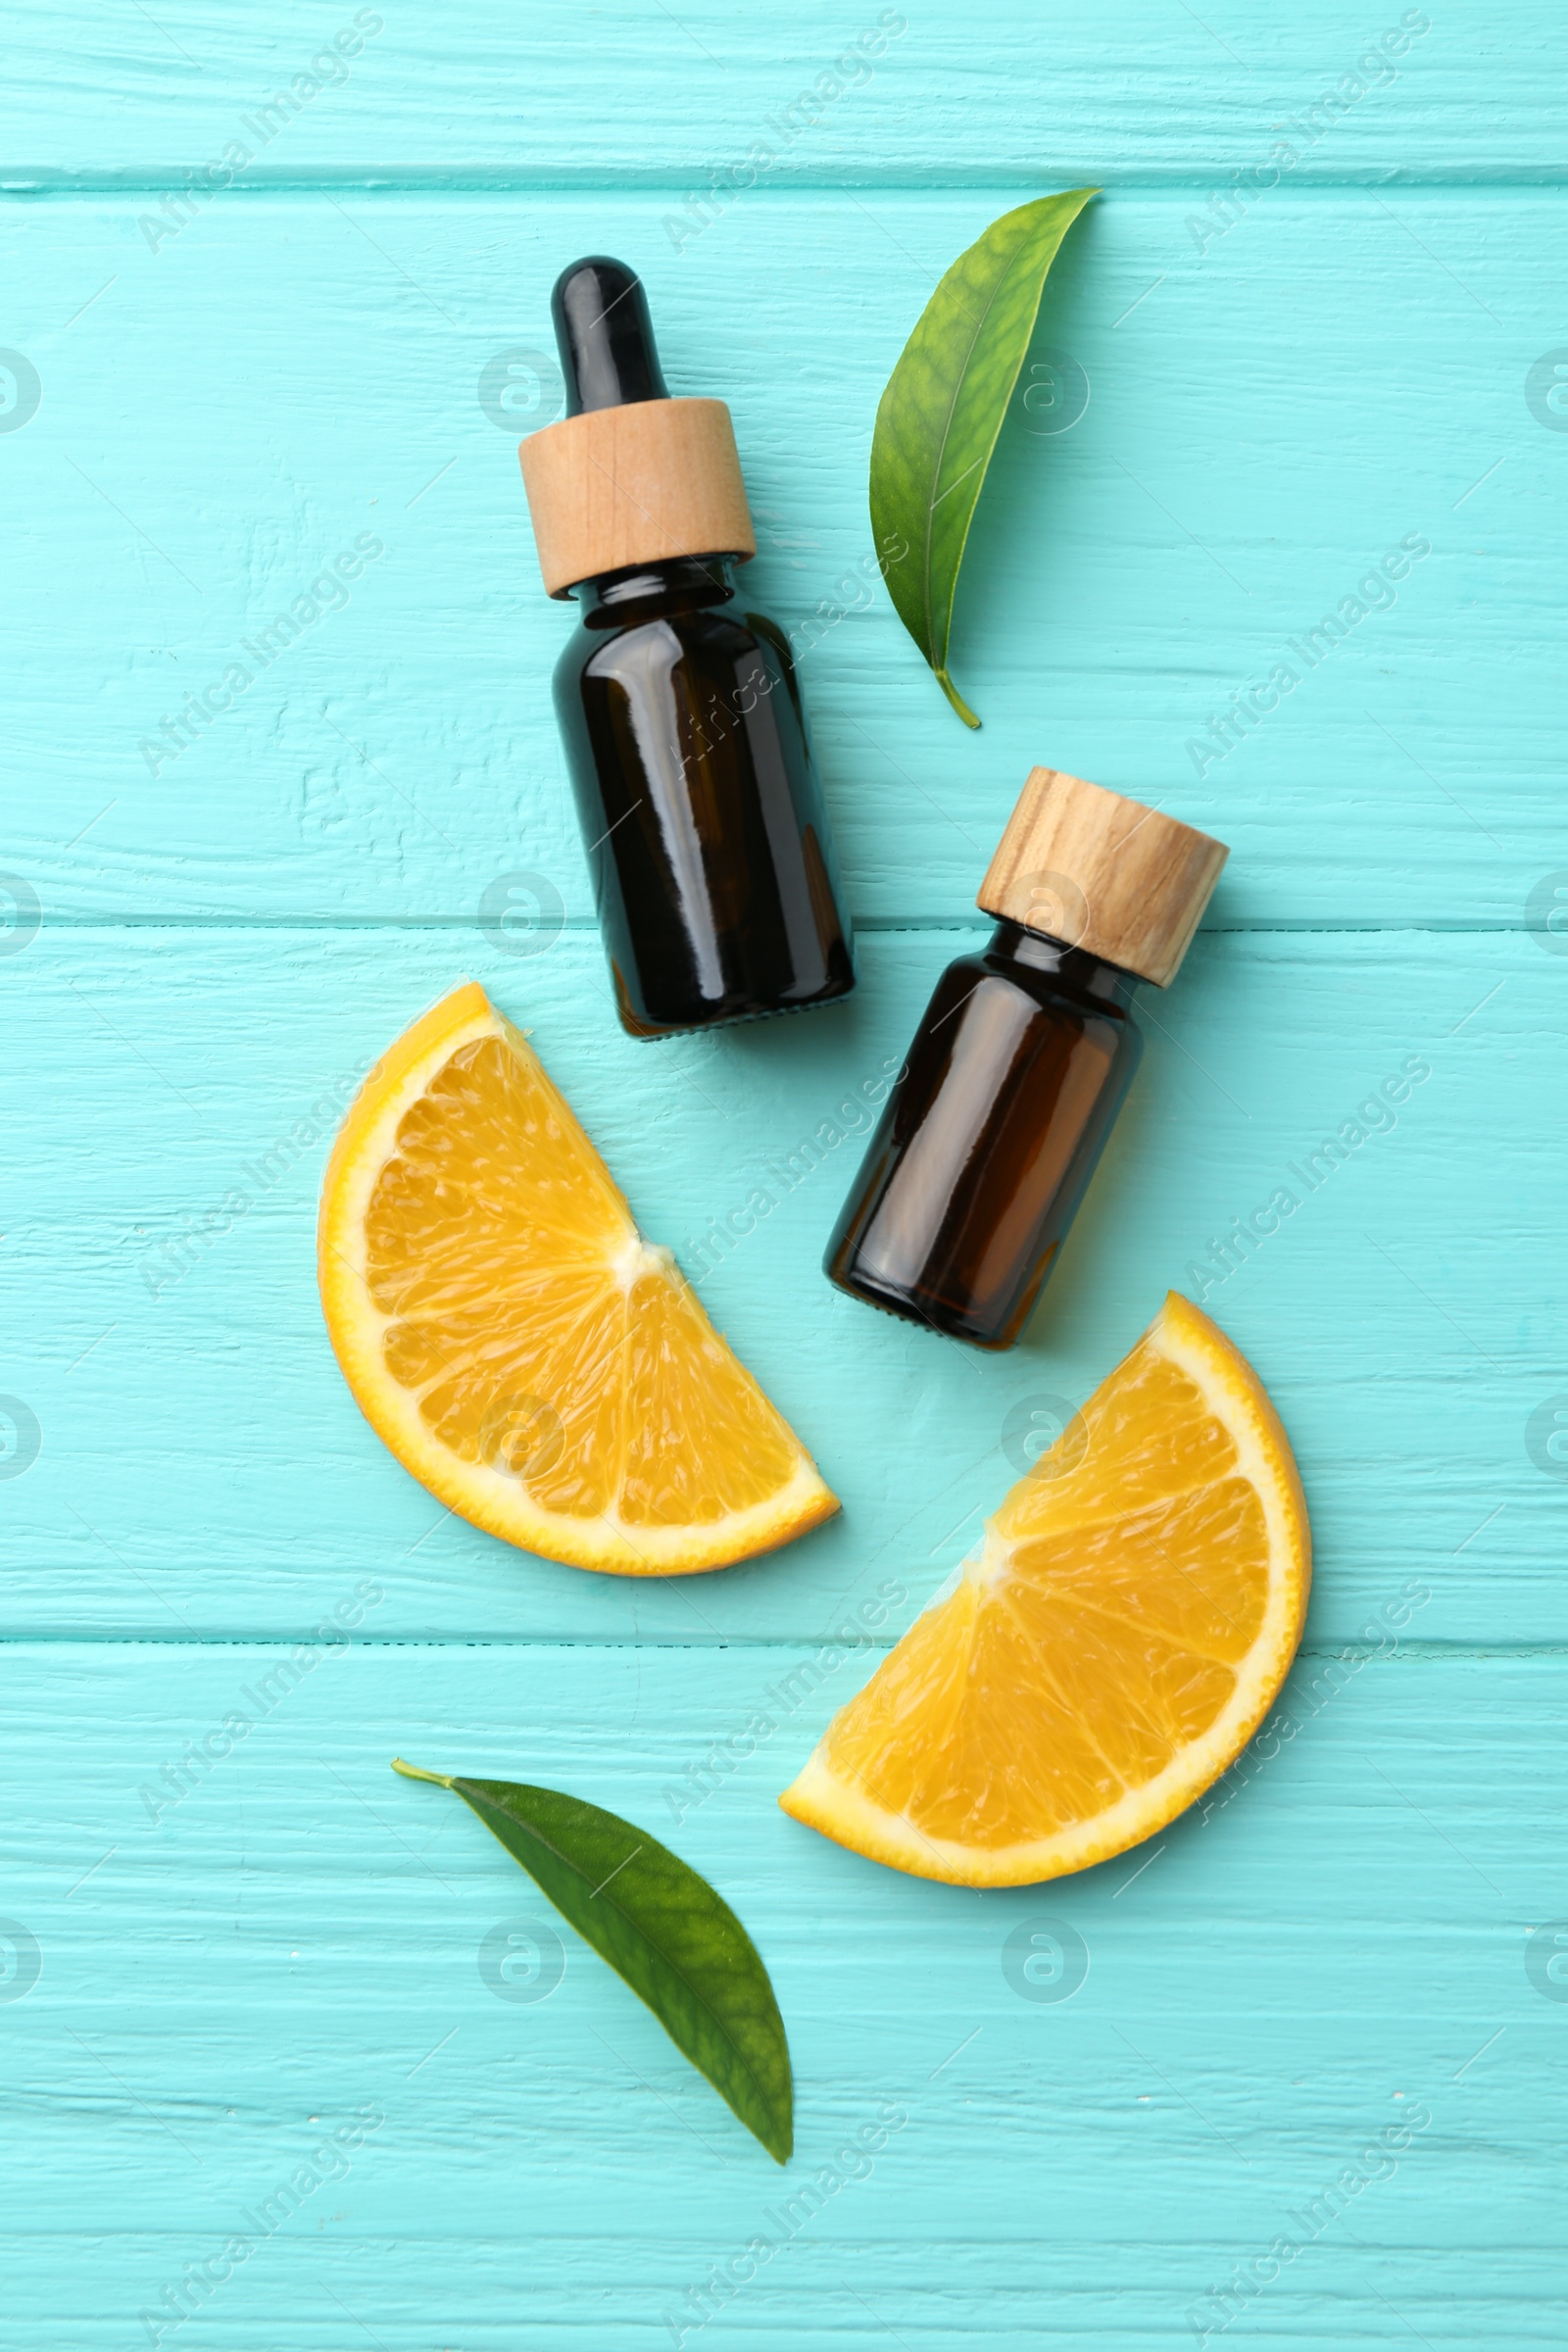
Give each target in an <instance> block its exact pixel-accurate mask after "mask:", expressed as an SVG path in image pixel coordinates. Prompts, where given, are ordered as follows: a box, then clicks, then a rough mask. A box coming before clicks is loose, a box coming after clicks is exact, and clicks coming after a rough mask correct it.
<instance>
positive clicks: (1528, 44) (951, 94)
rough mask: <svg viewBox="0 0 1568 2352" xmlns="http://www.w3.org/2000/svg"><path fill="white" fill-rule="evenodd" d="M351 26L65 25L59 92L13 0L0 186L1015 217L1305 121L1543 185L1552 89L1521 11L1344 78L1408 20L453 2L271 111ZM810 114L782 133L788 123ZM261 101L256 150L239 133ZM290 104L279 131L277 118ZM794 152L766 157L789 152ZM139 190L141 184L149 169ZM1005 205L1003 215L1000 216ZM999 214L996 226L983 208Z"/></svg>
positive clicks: (105, 16) (1221, 157)
mask: <svg viewBox="0 0 1568 2352" xmlns="http://www.w3.org/2000/svg"><path fill="white" fill-rule="evenodd" d="M358 13H359V12H357V11H356V10H355V8H354V7H352V6H351V5H350V4H349V0H342V5H341V6H338V7H335V8H332V9H327V10H322V11H318V10H314V9H313V10H305V9H303V8H300V7H297V6H295V7H284V8H281V9H277V10H270V11H269V12H268V13H267V14H266V15H265V16H262V17H235V16H233V15H230V14H229V13H228V12H226V11H222V10H220V9H218V8H216V7H214V6H213V5H212V0H168V4H167V5H166V6H164V7H162V8H160V9H158V10H157V11H156V12H155V16H154V17H153V18H149V17H146V16H144V15H143V14H142V13H141V12H140V11H137V12H134V13H133V14H131V13H127V12H125V11H124V10H123V9H119V8H117V7H115V5H114V0H75V4H74V6H73V10H72V14H71V19H70V23H71V26H72V31H73V43H74V45H75V49H76V53H77V55H79V56H81V57H84V58H86V59H87V60H88V61H90V73H88V74H83V73H80V72H70V71H68V70H65V69H63V67H62V63H61V56H60V38H59V27H60V20H59V18H58V17H57V16H54V15H52V14H51V13H50V12H49V11H48V10H47V9H46V8H44V7H42V6H41V5H40V4H39V0H26V5H25V6H24V7H23V8H21V9H19V11H18V12H17V18H18V22H17V25H16V40H15V48H14V51H13V58H12V68H11V92H12V104H11V112H10V140H9V145H10V149H11V153H12V156H13V157H14V159H15V164H16V166H17V167H19V168H18V169H17V170H16V171H15V172H8V173H7V177H8V178H12V177H15V178H18V179H21V180H22V181H23V183H24V184H28V183H29V182H31V183H40V182H41V184H43V185H46V186H47V185H50V184H52V183H58V181H59V180H61V179H65V180H67V181H70V182H80V181H84V180H88V181H90V180H91V179H93V178H96V177H101V176H105V175H110V174H114V175H120V176H123V177H126V178H129V179H132V180H139V181H142V182H145V181H146V180H148V179H149V178H151V177H153V176H155V175H158V176H163V177H164V178H166V179H167V178H172V177H174V176H175V174H176V172H178V168H179V167H181V166H183V167H187V168H189V167H192V166H198V165H202V164H205V163H206V162H207V161H208V160H209V159H214V160H217V159H220V158H221V154H222V150H223V147H224V144H225V142H226V141H228V140H230V139H235V138H238V139H239V140H240V141H241V142H242V143H245V144H251V145H252V146H253V150H254V153H255V158H256V160H255V162H254V164H252V165H251V166H248V167H246V168H245V171H244V178H245V179H246V180H249V179H251V178H252V177H253V176H254V177H256V178H260V179H266V178H275V177H278V176H283V177H298V176H310V175H326V174H332V173H337V174H348V175H353V176H356V177H360V178H366V177H370V178H379V179H387V178H390V179H393V180H397V179H399V178H403V177H406V176H407V175H409V174H411V173H419V172H423V173H428V174H429V175H431V176H432V177H434V178H436V179H438V180H451V181H455V182H456V183H457V185H458V186H459V187H465V186H471V185H473V184H474V183H475V182H476V181H477V182H478V183H479V184H481V185H484V184H491V183H494V182H495V181H496V180H501V181H503V182H507V181H517V182H520V183H521V184H523V185H525V186H531V187H537V186H538V185H540V184H541V182H542V183H544V184H546V185H549V184H552V183H560V182H563V181H564V182H567V183H577V184H585V185H589V186H595V185H599V186H602V185H606V184H610V185H614V184H622V183H624V182H626V181H628V180H638V179H644V180H650V181H652V182H654V183H655V184H662V185H665V186H671V187H674V188H676V189H679V190H681V191H684V190H685V189H687V188H688V187H691V188H698V189H700V188H702V187H704V186H705V185H706V184H707V183H708V181H709V179H710V178H711V174H712V173H713V172H715V171H718V170H721V169H724V168H726V167H729V166H731V165H734V164H737V163H739V162H741V161H742V159H744V158H745V157H746V156H747V155H748V153H749V151H750V150H751V149H752V147H753V145H754V143H755V142H757V141H759V140H764V139H766V140H768V141H769V143H771V144H772V145H773V146H774V149H775V154H776V157H777V161H776V162H775V163H773V164H772V165H771V166H769V167H768V172H769V175H770V176H772V175H774V174H776V175H778V176H780V177H786V178H794V177H800V178H806V179H812V178H816V179H829V180H833V181H836V182H840V183H842V184H845V185H848V186H860V185H865V184H871V185H875V184H877V183H878V182H884V183H886V182H892V183H893V184H896V185H907V184H910V183H913V184H923V183H928V182H929V181H930V180H932V179H933V178H935V179H938V180H947V181H954V180H956V181H959V182H968V183H971V184H972V183H974V182H977V181H996V180H999V179H1005V180H1006V181H1007V182H1008V183H1009V185H1011V186H1013V187H1016V188H1018V189H1019V190H1020V194H1021V195H1026V194H1028V193H1030V192H1031V191H1033V190H1035V189H1037V188H1039V187H1041V186H1046V185H1050V184H1051V183H1052V182H1053V181H1054V179H1055V178H1056V177H1057V175H1058V174H1060V175H1062V178H1061V184H1062V185H1064V186H1069V187H1070V186H1073V185H1075V184H1077V185H1081V184H1082V183H1083V182H1084V181H1085V180H1086V179H1091V178H1093V179H1102V178H1104V177H1105V176H1106V175H1107V173H1108V172H1113V171H1116V170H1118V169H1119V170H1120V171H1121V172H1129V173H1134V172H1138V173H1173V174H1178V175H1181V176H1183V177H1186V176H1191V175H1192V174H1194V173H1195V172H1196V173H1199V174H1201V176H1202V179H1203V182H1204V185H1205V186H1207V185H1210V184H1212V185H1215V186H1223V185H1224V184H1225V179H1226V177H1227V175H1228V168H1229V167H1231V166H1241V165H1246V164H1250V163H1251V162H1252V161H1253V160H1254V159H1260V158H1262V157H1266V156H1267V155H1268V153H1269V151H1270V149H1271V148H1272V146H1273V145H1274V143H1275V139H1276V137H1277V136H1278V125H1279V123H1280V122H1281V120H1282V119H1283V118H1285V117H1288V116H1293V115H1298V114H1299V112H1300V111H1301V110H1303V109H1308V108H1311V107H1312V106H1314V105H1318V106H1321V105H1322V104H1323V101H1324V98H1325V95H1326V94H1328V95H1330V96H1331V97H1335V98H1340V100H1341V103H1342V105H1343V113H1337V112H1334V111H1333V110H1332V109H1326V110H1325V111H1324V113H1323V114H1321V115H1320V116H1319V117H1318V122H1319V123H1323V124H1324V125H1325V126H1326V127H1325V129H1324V130H1323V131H1321V132H1320V135H1319V139H1318V142H1317V143H1316V144H1315V145H1311V146H1306V147H1305V149H1304V153H1303V160H1302V163H1301V165H1300V167H1299V169H1300V170H1302V171H1303V172H1311V173H1312V174H1313V175H1314V176H1316V175H1318V174H1323V173H1327V174H1330V175H1332V174H1333V173H1335V172H1340V173H1350V174H1360V175H1365V176H1366V177H1367V178H1369V179H1372V178H1377V179H1383V178H1388V177H1391V176H1394V175H1397V174H1409V175H1412V176H1432V175H1436V174H1440V173H1442V174H1451V175H1453V176H1462V177H1467V178H1469V177H1474V176H1476V175H1477V174H1487V175H1492V174H1497V175H1499V176H1503V177H1505V178H1513V179H1519V178H1524V177H1527V176H1551V177H1559V176H1560V174H1561V168H1562V142H1561V136H1560V123H1561V106H1562V88H1563V61H1562V54H1561V47H1560V44H1559V43H1558V42H1557V41H1556V40H1555V38H1554V37H1553V36H1554V33H1555V29H1556V25H1555V19H1554V16H1553V13H1552V11H1551V9H1550V8H1549V7H1548V6H1547V5H1546V0H1512V5H1511V6H1510V7H1509V9H1508V11H1507V13H1506V15H1505V16H1500V17H1499V16H1498V15H1497V14H1496V13H1495V11H1491V10H1489V9H1487V8H1486V7H1485V6H1484V4H1483V0H1457V4H1450V5H1449V6H1447V7H1445V8H1444V9H1443V10H1442V11H1441V12H1430V22H1431V29H1430V30H1429V31H1427V32H1426V33H1424V34H1422V35H1420V36H1419V37H1417V38H1416V39H1414V40H1412V41H1411V43H1410V45H1409V47H1408V48H1407V49H1406V50H1405V51H1404V52H1403V53H1402V54H1399V55H1397V56H1396V57H1395V58H1394V60H1393V63H1394V66H1395V69H1396V72H1395V74H1394V75H1392V76H1391V75H1387V74H1384V73H1379V70H1378V67H1377V65H1376V64H1372V65H1370V66H1368V67H1367V68H1366V70H1365V72H1364V73H1362V74H1360V75H1357V78H1358V79H1361V80H1362V81H1363V82H1364V83H1365V84H1366V87H1365V91H1364V94H1361V95H1357V94H1354V93H1352V92H1348V91H1347V92H1345V93H1344V94H1343V96H1342V91H1341V85H1342V83H1343V82H1344V80H1345V77H1346V76H1347V75H1349V74H1353V73H1355V69H1356V66H1357V61H1358V60H1359V59H1362V58H1364V57H1366V56H1367V55H1368V53H1369V52H1373V51H1375V50H1376V49H1378V48H1379V47H1380V46H1381V44H1382V40H1383V36H1384V35H1385V33H1389V32H1392V33H1394V34H1395V36H1396V39H1397V37H1398V31H1399V26H1400V24H1401V20H1402V21H1404V22H1406V23H1408V22H1409V21H1410V18H1411V17H1417V18H1418V17H1420V16H1423V15H1428V14H1429V12H1427V11H1425V10H1417V11H1410V12H1406V11H1405V10H1404V9H1403V8H1402V7H1401V6H1399V5H1397V0H1387V5H1385V6H1384V7H1382V8H1379V9H1373V10H1370V11H1369V10H1367V9H1366V8H1362V7H1358V6H1355V5H1352V0H1317V4H1316V5H1314V6H1313V7H1312V8H1311V10H1310V11H1298V12H1296V13H1295V14H1293V15H1291V16H1289V17H1281V18H1278V19H1270V18H1265V17H1261V16H1259V14H1258V13H1257V12H1256V11H1255V10H1250V9H1248V8H1247V7H1245V6H1244V5H1242V0H1225V4H1224V5H1222V6H1212V7H1206V8H1204V9H1203V10H1202V12H1201V16H1194V15H1193V14H1192V13H1191V12H1190V11H1187V10H1177V9H1171V8H1169V7H1166V6H1163V5H1161V0H1111V5H1109V6H1108V7H1106V8H1104V9H1103V10H1101V11H1098V12H1097V13H1096V15H1095V16H1094V17H1093V18H1092V19H1090V18H1086V17H1084V16H1082V15H1081V14H1077V13H1075V12H1074V11H1072V10H1070V9H1067V8H1063V7H1060V6H1053V7H1049V8H1047V9H1044V10H1042V9H1040V8H1039V7H1036V6H1032V5H1031V0H994V5H993V6H992V7H991V8H990V9H989V10H988V11H987V14H986V18H985V22H984V24H983V25H981V24H980V23H978V22H977V21H976V20H975V18H974V17H973V16H972V15H970V14H967V13H966V12H964V11H963V10H961V9H957V8H954V7H952V6H943V7H935V6H927V7H924V8H916V9H914V10H910V11H904V10H900V11H894V12H885V11H883V10H882V9H881V8H880V6H878V5H875V4H874V0H860V4H859V5H856V6H845V5H842V4H841V0H839V4H835V0H800V4H799V5H796V6H792V7H790V8H789V9H788V10H785V9H782V8H778V7H768V8H760V9H756V10H753V11H750V12H737V11H736V10H734V9H731V8H727V7H725V6H723V5H722V0H687V4H686V5H683V6H681V7H679V8H677V9H676V10H674V11H673V12H668V11H662V10H661V11H655V10H650V9H648V8H645V7H641V6H639V5H638V0H608V4H604V5H600V6H597V7H595V9H594V10H593V12H592V15H591V16H589V17H587V18H585V17H584V16H583V14H582V12H581V10H580V9H578V8H576V7H574V6H573V5H572V0H538V4H537V5H536V6H534V7H533V8H531V9H530V11H529V13H528V16H527V19H526V21H523V20H519V18H518V16H517V14H516V12H515V10H514V9H511V8H509V7H507V6H506V5H505V0H478V4H477V5H472V6H469V7H467V8H466V9H465V10H464V11H463V13H462V16H461V18H459V19H458V20H457V21H456V22H455V21H454V19H453V17H452V15H451V13H450V11H448V10H446V9H444V8H443V7H442V6H441V5H440V0H415V4H414V5H406V6H403V7H399V8H395V9H390V10H377V11H373V12H370V13H372V14H375V15H380V16H382V17H383V18H384V20H385V22H384V29H382V30H381V31H379V32H376V33H374V34H371V35H370V36H369V37H368V39H367V40H366V42H365V46H364V48H363V50H362V52H361V54H360V56H359V57H358V58H356V59H351V60H349V61H348V70H347V74H346V77H345V78H343V79H341V80H339V79H336V78H335V77H334V76H333V73H332V69H331V68H330V66H329V65H328V66H326V67H324V68H323V69H321V70H320V72H319V78H320V80H321V81H322V82H323V84H324V86H323V87H322V88H321V89H320V90H319V93H318V94H317V95H315V96H313V97H306V96H304V94H303V93H300V94H299V95H298V96H295V94H294V88H293V85H294V78H295V76H296V75H302V74H303V75H307V76H309V75H310V69H311V63H312V60H313V58H314V57H316V56H318V55H319V54H320V53H321V51H322V50H323V48H326V49H330V47H331V46H332V45H333V40H334V36H335V35H336V33H337V32H338V31H339V29H340V28H341V27H343V26H345V25H352V24H353V23H354V20H355V18H356V15H357V14H358ZM890 14H891V15H894V16H902V17H904V18H905V19H906V22H907V30H905V31H903V32H900V33H895V34H894V35H893V37H892V38H891V39H890V40H889V42H888V45H887V47H886V49H885V51H884V52H883V54H882V55H881V57H880V58H878V59H876V60H875V61H874V63H873V68H872V71H871V73H870V74H869V75H868V76H862V75H861V74H860V73H859V72H858V70H857V69H856V68H855V67H853V66H852V67H851V68H849V69H848V70H847V71H846V72H845V73H843V74H837V75H835V76H834V77H835V78H836V79H840V80H842V81H844V82H845V83H847V84H849V85H850V86H847V87H845V88H844V89H843V90H842V92H841V93H840V94H838V95H836V96H829V97H824V96H823V94H822V92H821V91H820V90H819V89H816V84H817V77H818V76H819V75H822V74H831V73H834V68H835V64H836V61H837V60H839V59H840V58H841V57H843V56H844V55H845V53H846V52H847V51H849V50H850V49H851V47H852V46H853V45H855V44H857V43H858V39H859V36H860V35H861V34H862V33H863V32H866V31H867V30H869V29H871V28H873V27H875V26H876V25H877V23H878V20H879V19H881V20H882V21H883V23H884V24H885V23H886V22H887V18H888V16H889V15H890ZM813 90H815V97H816V103H815V105H814V107H812V108H811V109H810V111H811V112H814V114H815V116H816V120H815V121H814V122H811V121H809V119H808V112H807V110H804V109H803V110H802V111H801V112H799V113H797V114H796V115H795V116H794V118H793V120H790V119H787V118H789V115H790V110H791V108H792V107H794V106H795V105H796V104H797V101H798V100H800V99H801V98H802V96H803V95H805V96H806V97H807V98H808V99H809V98H810V96H811V94H812V92H813ZM279 91H281V92H282V93H283V95H284V100H285V103H284V105H283V107H281V108H280V109H279V111H278V113H277V114H276V116H275V117H274V118H273V119H272V121H271V122H270V123H269V122H263V123H262V124H261V129H262V131H263V133H266V132H268V131H270V133H271V135H270V137H261V138H258V137H257V136H256V134H255V133H254V132H252V133H248V132H246V130H245V129H244V127H243V125H244V122H245V120H246V119H249V120H250V121H251V122H253V123H254V122H256V120H257V114H258V109H259V108H260V107H262V106H263V105H265V104H266V103H267V102H268V100H269V99H270V98H273V97H274V96H275V95H276V93H278V92H279ZM291 101H292V103H290V102H291ZM792 133H793V135H791V134H792ZM160 167H162V172H161V173H160V172H159V168H160ZM1016 200H1017V199H1015V201H1016ZM999 209H1000V208H999Z"/></svg>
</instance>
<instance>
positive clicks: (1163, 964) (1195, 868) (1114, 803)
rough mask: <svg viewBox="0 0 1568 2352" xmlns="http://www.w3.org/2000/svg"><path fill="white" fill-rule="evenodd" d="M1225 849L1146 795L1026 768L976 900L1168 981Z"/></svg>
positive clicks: (1158, 982) (1160, 983) (1008, 918)
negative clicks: (1152, 805)
mask: <svg viewBox="0 0 1568 2352" xmlns="http://www.w3.org/2000/svg"><path fill="white" fill-rule="evenodd" d="M1229 856H1230V851H1229V850H1228V849H1227V848H1226V846H1225V844H1224V843H1223V842H1222V841H1214V840H1211V839H1210V837H1209V835H1208V834H1206V833H1198V832H1195V831H1194V829H1193V827H1192V826H1191V825H1183V824H1178V823H1177V821H1176V819H1175V817H1173V816H1162V815H1161V814H1160V812H1159V810H1158V809H1148V808H1146V807H1145V806H1144V803H1143V802H1142V801H1130V800H1128V799H1126V798H1125V796H1124V795H1123V794H1121V793H1119V792H1106V791H1105V790H1104V788H1103V786H1102V785H1099V784H1088V783H1086V782H1085V781H1084V779H1083V777H1082V776H1069V775H1066V774H1064V773H1063V772H1062V770H1061V769H1060V768H1054V767H1032V768H1031V769H1030V771H1029V781H1028V783H1027V784H1026V785H1025V786H1024V788H1023V791H1022V793H1021V794H1020V795H1019V798H1018V806H1017V807H1016V809H1014V810H1013V812H1012V814H1011V816H1010V817H1009V818H1008V819H1007V829H1006V831H1005V833H1004V834H1003V836H1002V839H1001V841H1000V842H999V843H998V845H997V854H996V856H995V857H994V858H992V860H991V865H990V869H989V871H988V872H987V874H986V878H985V880H984V881H983V882H982V883H981V885H980V890H979V894H978V896H977V898H976V900H975V904H976V906H977V907H983V908H984V909H985V911H986V913H987V914H994V915H996V916H997V917H998V918H999V919H1000V920H1001V921H1003V922H1009V923H1024V924H1026V925H1027V926H1028V928H1029V929H1030V930H1031V931H1040V932H1043V933H1045V935H1046V936H1047V937H1048V938H1051V939H1055V940H1060V941H1062V942H1063V943H1064V944H1065V945H1066V946H1068V947H1070V948H1083V949H1084V950H1086V952H1087V953H1088V954H1089V955H1091V956H1100V957H1101V958H1102V959H1103V961H1104V962H1106V963H1114V964H1118V965H1119V966H1120V967H1121V969H1122V970H1123V971H1126V972H1133V973H1136V975H1137V976H1138V978H1139V979H1140V980H1152V981H1153V982H1154V984H1155V986H1156V987H1158V988H1168V987H1169V986H1170V983H1171V982H1172V980H1174V979H1175V977H1176V972H1177V967H1178V966H1179V964H1180V963H1181V959H1182V957H1183V956H1185V955H1186V953H1187V950H1188V948H1189V946H1190V945H1191V943H1192V937H1193V933H1194V932H1195V931H1196V930H1197V929H1198V925H1199V921H1200V919H1201V915H1202V912H1203V908H1204V907H1206V906H1207V905H1208V902H1209V897H1210V894H1211V893H1212V891H1213V888H1214V885H1215V883H1216V882H1217V881H1218V880H1219V872H1220V867H1221V866H1222V865H1223V864H1224V862H1225V860H1226V858H1228V857H1229Z"/></svg>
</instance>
